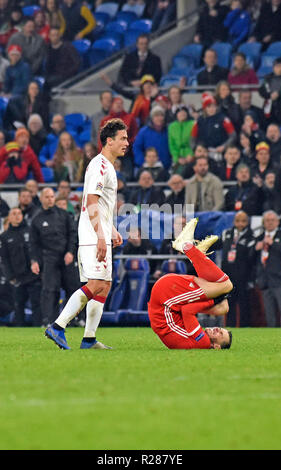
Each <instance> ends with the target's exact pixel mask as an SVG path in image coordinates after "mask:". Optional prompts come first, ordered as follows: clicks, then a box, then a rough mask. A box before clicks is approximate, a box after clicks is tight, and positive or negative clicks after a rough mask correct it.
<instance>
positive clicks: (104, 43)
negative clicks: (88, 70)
mask: <svg viewBox="0 0 281 470" xmlns="http://www.w3.org/2000/svg"><path fill="white" fill-rule="evenodd" d="M118 49H119V44H118V43H117V42H116V41H115V40H114V39H112V38H104V39H97V41H95V42H94V44H93V45H92V47H91V48H90V50H89V62H90V65H95V64H97V63H99V62H101V61H103V60H105V59H107V58H108V57H110V56H111V55H112V54H114V52H117V51H118Z"/></svg>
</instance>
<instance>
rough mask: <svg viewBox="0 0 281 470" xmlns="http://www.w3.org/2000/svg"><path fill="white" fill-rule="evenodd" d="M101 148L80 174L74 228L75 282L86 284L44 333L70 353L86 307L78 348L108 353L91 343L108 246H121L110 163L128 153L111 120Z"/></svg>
mask: <svg viewBox="0 0 281 470" xmlns="http://www.w3.org/2000/svg"><path fill="white" fill-rule="evenodd" d="M100 140H101V144H102V150H101V153H100V154H99V155H97V156H96V157H94V158H93V159H92V160H91V161H90V163H89V165H88V167H87V171H86V174H85V181H84V190H83V199H82V207H81V214H80V219H79V227H78V238H79V249H78V264H79V271H80V280H81V282H85V283H86V284H85V285H84V286H83V287H81V288H80V289H78V290H77V291H76V292H74V293H73V294H72V296H71V297H70V299H69V300H68V302H67V304H66V305H65V307H64V309H63V310H62V312H61V314H60V315H59V316H58V318H57V319H56V321H55V322H54V323H53V324H52V325H50V326H49V327H48V328H47V329H46V331H45V335H46V336H47V337H48V338H50V339H52V340H53V341H54V342H55V343H56V344H57V345H58V346H59V347H60V348H61V349H70V347H69V346H68V344H67V341H66V338H65V334H64V331H65V328H66V326H67V325H68V324H69V322H70V321H71V320H72V319H73V318H74V317H75V316H76V315H78V314H79V312H81V310H82V309H83V308H84V307H85V305H87V307H86V325H85V331H84V337H83V339H82V342H81V346H80V348H81V349H111V348H109V347H108V346H105V345H104V344H102V343H101V342H99V341H97V339H96V330H97V328H98V325H99V322H100V319H101V316H102V312H103V307H104V303H105V301H106V297H107V295H108V293H109V291H110V288H111V275H112V255H111V248H112V245H111V243H112V242H113V247H115V246H120V245H122V243H123V240H122V237H121V235H120V233H119V232H118V231H117V230H116V228H115V227H114V225H113V213H114V208H115V204H116V194H117V178H116V172H115V169H114V166H113V163H114V162H115V160H116V159H117V158H118V157H123V156H124V155H125V153H126V151H127V149H128V146H129V142H128V135H127V126H126V125H125V123H124V122H123V121H122V120H121V119H111V120H110V121H107V122H106V124H105V125H104V126H103V128H102V129H101V131H100Z"/></svg>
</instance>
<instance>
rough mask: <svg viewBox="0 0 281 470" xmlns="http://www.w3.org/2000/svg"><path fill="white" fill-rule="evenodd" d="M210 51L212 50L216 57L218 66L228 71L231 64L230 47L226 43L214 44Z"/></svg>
mask: <svg viewBox="0 0 281 470" xmlns="http://www.w3.org/2000/svg"><path fill="white" fill-rule="evenodd" d="M210 49H214V50H215V51H216V53H217V55H218V65H220V66H221V67H225V68H226V69H228V68H229V67H230V62H231V53H232V45H231V44H230V43H228V42H214V44H212V46H211V47H210Z"/></svg>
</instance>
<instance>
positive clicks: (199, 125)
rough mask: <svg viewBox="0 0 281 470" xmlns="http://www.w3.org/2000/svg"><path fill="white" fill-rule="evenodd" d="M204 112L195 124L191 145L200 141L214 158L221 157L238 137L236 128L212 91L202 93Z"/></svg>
mask: <svg viewBox="0 0 281 470" xmlns="http://www.w3.org/2000/svg"><path fill="white" fill-rule="evenodd" d="M202 109H203V113H202V115H201V116H200V117H199V119H198V120H197V122H195V124H194V125H193V128H192V131H191V145H192V147H193V148H194V147H195V146H196V144H197V143H198V142H200V143H202V144H203V145H204V146H205V147H206V148H208V151H209V154H210V156H211V157H213V158H215V159H216V158H217V159H221V154H222V153H223V152H224V150H225V149H226V147H227V146H228V145H230V144H232V143H234V141H235V139H236V132H235V128H234V126H233V124H232V122H231V121H230V119H229V118H228V117H226V116H225V115H224V114H223V113H222V112H221V111H220V110H219V107H218V105H217V102H216V99H215V98H214V96H213V95H211V94H210V93H203V94H202Z"/></svg>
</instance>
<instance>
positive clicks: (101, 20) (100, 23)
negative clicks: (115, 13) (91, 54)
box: [91, 12, 110, 41]
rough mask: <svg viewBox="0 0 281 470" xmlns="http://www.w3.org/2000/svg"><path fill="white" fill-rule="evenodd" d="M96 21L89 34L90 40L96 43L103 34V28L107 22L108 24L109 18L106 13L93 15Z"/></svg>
mask: <svg viewBox="0 0 281 470" xmlns="http://www.w3.org/2000/svg"><path fill="white" fill-rule="evenodd" d="M94 16H95V20H96V23H97V24H96V27H95V28H94V30H93V31H92V33H91V40H92V41H96V40H97V39H99V38H100V36H101V34H102V33H103V32H104V30H105V27H106V25H107V23H108V22H110V16H109V15H108V14H107V13H102V12H101V13H96V12H95V13H94Z"/></svg>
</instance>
